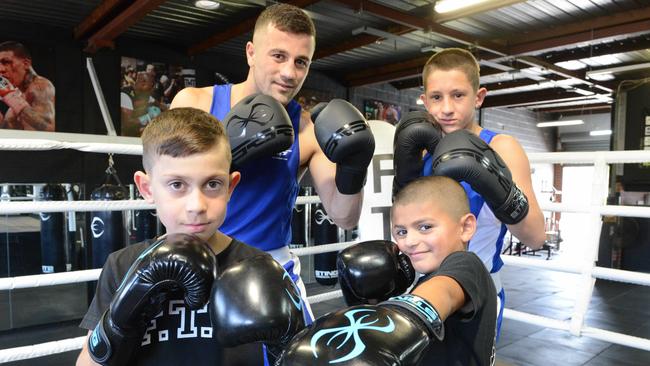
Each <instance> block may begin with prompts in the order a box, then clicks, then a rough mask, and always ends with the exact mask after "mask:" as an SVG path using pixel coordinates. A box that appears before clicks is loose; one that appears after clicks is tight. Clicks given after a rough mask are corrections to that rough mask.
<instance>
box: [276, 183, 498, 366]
mask: <svg viewBox="0 0 650 366" xmlns="http://www.w3.org/2000/svg"><path fill="white" fill-rule="evenodd" d="M391 214H392V217H391V219H392V233H393V237H394V238H395V240H396V241H397V245H395V244H394V243H391V242H388V241H383V240H376V241H369V242H363V243H359V244H356V245H354V246H351V247H349V248H346V249H345V250H344V251H342V252H341V253H340V254H339V262H338V263H337V267H338V269H339V279H340V282H341V289H342V291H343V293H344V295H345V299H346V302H347V303H348V305H352V304H362V305H356V306H352V307H350V308H346V309H343V310H339V311H336V312H332V313H329V314H327V315H325V316H323V317H321V318H319V319H317V320H316V322H315V323H314V324H313V325H312V326H310V327H309V328H308V329H306V330H304V331H302V332H301V333H299V334H297V335H296V337H294V339H293V340H292V342H291V344H290V345H289V347H288V348H287V350H286V351H285V354H284V357H283V359H282V361H283V365H307V364H310V365H326V364H328V363H330V362H336V364H337V365H427V366H429V365H459V366H460V365H463V366H467V365H480V366H483V365H494V362H495V335H496V319H497V314H496V311H497V304H496V291H495V288H494V284H493V283H492V279H491V277H490V275H489V273H488V272H487V270H486V269H485V266H484V265H483V263H482V262H481V260H480V259H479V258H478V256H476V254H474V253H472V252H468V251H467V243H468V242H469V240H470V238H471V237H472V235H473V234H474V232H475V230H476V218H475V217H474V215H472V214H471V213H470V211H469V204H468V201H467V196H466V194H465V191H464V190H463V188H462V187H461V186H460V184H458V183H457V182H456V181H454V180H453V179H450V178H447V177H441V176H436V177H424V178H419V179H417V180H415V181H413V182H411V183H410V184H409V185H407V186H406V187H404V188H403V189H402V190H401V191H400V192H399V193H398V194H397V195H396V196H395V200H394V203H393V207H392V210H391ZM400 251H401V252H402V253H399V252H400ZM414 270H415V271H417V272H419V273H421V274H423V276H422V277H421V278H420V279H419V280H418V281H417V283H416V285H415V286H414V288H413V290H412V291H411V292H410V293H409V294H404V295H400V294H402V293H403V292H404V291H405V290H406V289H407V288H408V287H409V285H410V284H411V283H412V282H413V278H414V275H415V273H414ZM387 299H388V300H387ZM373 304H378V305H373Z"/></svg>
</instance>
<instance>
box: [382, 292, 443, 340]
mask: <svg viewBox="0 0 650 366" xmlns="http://www.w3.org/2000/svg"><path fill="white" fill-rule="evenodd" d="M382 304H383V305H387V306H389V307H395V308H398V309H405V310H407V311H408V313H410V314H414V315H415V316H416V317H417V318H418V320H419V321H420V323H421V324H423V325H424V327H425V328H426V329H427V333H429V336H430V337H435V338H436V339H437V340H439V341H442V340H443V339H444V338H445V325H444V323H443V322H442V320H440V316H439V315H438V311H437V310H436V309H435V308H434V307H433V306H432V305H431V304H429V302H428V301H426V300H425V299H423V298H421V297H419V296H416V295H413V294H406V295H400V296H395V297H391V298H390V299H388V300H387V301H384V302H383V303H382Z"/></svg>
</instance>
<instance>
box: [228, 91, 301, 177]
mask: <svg viewBox="0 0 650 366" xmlns="http://www.w3.org/2000/svg"><path fill="white" fill-rule="evenodd" d="M222 122H223V124H224V126H225V127H226V133H227V134H228V139H229V141H230V149H231V152H232V166H231V171H234V170H237V169H240V168H241V167H242V165H244V164H246V163H248V162H249V161H251V160H255V159H259V158H261V157H265V156H271V155H274V154H277V153H279V152H282V151H284V150H286V149H288V148H290V147H291V145H292V144H293V140H294V132H293V125H292V124H291V119H290V118H289V114H288V113H287V110H286V109H285V108H284V106H283V105H282V104H280V102H278V101H277V100H275V99H274V98H273V97H271V96H268V95H264V94H259V93H258V94H252V95H249V96H247V97H246V98H244V99H242V100H241V101H240V102H239V103H237V104H235V105H234V106H233V107H232V109H231V110H230V112H229V113H228V114H227V115H226V117H224V119H223V121H222Z"/></svg>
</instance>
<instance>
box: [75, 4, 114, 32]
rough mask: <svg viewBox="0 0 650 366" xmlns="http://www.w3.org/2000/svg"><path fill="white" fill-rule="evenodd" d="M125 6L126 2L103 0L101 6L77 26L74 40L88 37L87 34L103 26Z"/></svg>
mask: <svg viewBox="0 0 650 366" xmlns="http://www.w3.org/2000/svg"><path fill="white" fill-rule="evenodd" d="M125 4H126V0H104V1H102V2H101V4H99V5H97V7H96V8H95V9H94V10H93V11H92V12H91V13H90V15H88V16H87V17H86V18H85V19H84V20H82V21H81V23H79V25H77V26H76V27H75V28H74V30H73V36H74V39H77V40H79V39H81V38H83V37H85V36H86V35H88V33H90V32H92V31H94V30H96V29H98V28H99V27H101V26H103V25H105V24H106V23H107V22H108V21H109V20H110V16H111V15H113V14H115V12H117V11H119V10H120V8H123V6H124V5H125Z"/></svg>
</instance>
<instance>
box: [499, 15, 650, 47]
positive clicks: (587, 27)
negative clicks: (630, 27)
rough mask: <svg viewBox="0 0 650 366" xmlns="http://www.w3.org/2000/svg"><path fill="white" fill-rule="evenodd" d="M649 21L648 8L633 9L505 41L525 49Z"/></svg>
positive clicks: (520, 35) (533, 32)
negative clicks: (587, 33) (533, 45)
mask: <svg viewBox="0 0 650 366" xmlns="http://www.w3.org/2000/svg"><path fill="white" fill-rule="evenodd" d="M647 19H650V8H645V9H635V10H629V11H623V12H619V13H614V14H612V15H605V16H601V17H596V18H593V19H590V20H584V21H578V22H572V23H571V24H561V25H558V26H556V27H554V28H549V29H546V30H544V29H542V30H535V31H530V32H527V33H524V34H519V35H516V36H514V37H511V38H509V39H507V43H508V44H510V45H511V46H515V47H522V48H523V47H526V46H525V45H527V44H531V43H535V42H538V41H542V40H548V39H552V38H560V37H565V36H570V35H573V34H577V33H583V32H591V31H592V30H596V29H604V28H608V27H614V26H619V25H621V24H625V23H630V22H637V21H643V20H647Z"/></svg>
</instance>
